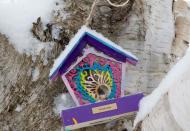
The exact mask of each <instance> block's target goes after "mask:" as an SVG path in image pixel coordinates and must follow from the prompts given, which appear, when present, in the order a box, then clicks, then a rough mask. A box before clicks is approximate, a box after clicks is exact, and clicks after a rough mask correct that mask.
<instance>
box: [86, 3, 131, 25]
mask: <svg viewBox="0 0 190 131" xmlns="http://www.w3.org/2000/svg"><path fill="white" fill-rule="evenodd" d="M129 1H130V0H127V1H126V2H125V3H123V4H121V5H117V4H114V3H112V2H111V1H110V0H107V2H108V3H109V4H110V5H111V6H113V7H123V6H126V5H127V4H128V3H129ZM97 3H98V0H94V2H93V4H92V7H91V10H90V13H89V15H88V18H87V19H86V23H85V25H86V26H89V24H90V23H91V21H92V15H93V13H94V11H95V7H96V4H97Z"/></svg>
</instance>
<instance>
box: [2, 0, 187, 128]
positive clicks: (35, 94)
mask: <svg viewBox="0 0 190 131" xmlns="http://www.w3.org/2000/svg"><path fill="white" fill-rule="evenodd" d="M92 2H93V0H66V4H67V6H66V7H65V11H66V12H67V13H68V14H69V15H70V16H69V18H67V19H66V20H62V19H61V18H60V16H57V17H55V18H54V21H53V23H55V26H59V27H61V28H62V29H63V30H64V32H63V33H62V34H61V36H62V39H61V40H60V41H56V42H57V44H55V46H54V48H53V49H52V50H50V51H49V52H47V53H45V52H44V51H43V50H42V51H41V53H40V55H38V56H37V57H36V59H35V60H33V59H32V57H31V56H28V55H25V54H20V53H18V52H17V51H16V50H15V49H14V47H13V46H12V45H11V44H10V43H9V40H8V39H7V38H6V36H5V35H2V34H0V129H2V130H3V131H11V130H14V131H30V130H31V131H33V130H35V131H38V130H39V131H59V130H61V128H62V124H61V120H60V118H59V116H57V115H56V114H55V113H54V112H53V109H54V106H55V105H54V97H56V96H58V95H60V94H61V93H63V92H65V91H66V89H65V86H64V84H63V82H62V81H61V80H60V79H58V80H56V81H54V82H49V80H48V75H49V70H50V68H51V67H52V64H53V59H55V58H56V57H57V56H58V55H59V54H60V52H61V51H62V50H63V49H64V48H65V45H66V44H67V43H68V40H69V39H70V38H71V37H72V36H73V34H74V33H76V31H77V30H78V29H79V28H80V26H82V25H83V24H84V21H85V19H86V18H87V15H88V13H89V11H90V6H91V5H92ZM174 5H175V6H174ZM184 6H185V7H184ZM187 12H188V7H187V5H185V3H184V2H183V1H182V0H178V1H177V2H175V4H174V2H173V0H148V1H147V0H131V2H130V4H129V5H128V6H127V7H122V8H114V7H112V6H110V5H109V4H108V3H106V1H103V0H102V1H99V2H98V4H97V7H96V11H95V13H94V14H93V19H92V22H91V24H90V27H91V28H92V29H95V30H97V31H99V32H100V33H102V34H104V35H105V36H106V37H108V38H109V39H111V40H113V41H114V42H116V43H118V44H119V45H121V46H122V47H123V48H125V49H126V50H128V51H131V52H132V53H134V54H135V55H137V57H138V58H139V63H138V65H137V66H136V67H132V66H129V68H128V71H127V81H126V83H127V87H126V88H127V90H128V93H136V92H145V94H149V93H151V92H152V90H153V89H155V88H156V87H157V86H158V84H159V83H160V81H161V79H162V78H163V76H164V75H165V74H166V73H167V71H168V69H169V67H170V65H172V64H173V63H175V61H176V59H177V58H178V57H181V56H183V54H184V50H185V49H186V48H187V43H188V41H189V38H188V36H190V34H187V32H186V31H187V28H189V27H188V25H189V24H190V23H189V18H188V17H189V16H190V15H185V13H187ZM188 13H189V12H188ZM31 25H32V23H31ZM175 30H176V31H175ZM188 33H189V32H188ZM44 55H47V57H48V64H46V65H44V63H43V57H44ZM36 70H39V78H37V79H34V76H33V73H34V72H35V71H36ZM19 107H21V109H22V110H21V111H19V112H18V108H19ZM159 108H161V110H158V109H159ZM159 113H160V114H161V113H163V114H166V115H165V116H168V117H167V119H165V120H168V121H169V122H170V124H168V125H166V126H164V129H163V130H166V131H169V129H170V130H172V131H175V130H176V131H180V127H179V126H177V124H176V123H175V121H174V120H173V119H174V118H173V117H172V116H171V113H170V110H169V107H168V101H167V96H164V97H163V99H162V100H161V101H160V102H159V103H158V105H157V107H155V110H154V111H153V112H152V113H151V114H152V115H156V114H159ZM158 117H160V116H159V115H156V116H152V117H151V118H150V117H148V118H146V119H145V120H144V121H143V124H142V126H141V127H142V130H145V129H146V131H147V130H151V131H153V130H155V131H156V129H158V128H157V127H158V126H159V125H157V126H154V125H155V124H153V125H151V124H150V123H154V122H155V123H156V118H158ZM133 119H134V118H133ZM133 119H131V120H126V119H121V120H118V121H116V122H115V123H114V124H107V125H105V124H102V125H97V126H94V127H89V128H84V129H80V130H81V131H88V130H89V131H96V130H101V131H103V130H113V131H115V130H118V131H121V130H123V129H127V130H129V131H130V130H132V123H133ZM160 120H164V117H163V118H162V119H160ZM174 124H175V125H176V126H172V125H174ZM113 125H114V126H113ZM167 129H168V130H167ZM160 130H161V129H160Z"/></svg>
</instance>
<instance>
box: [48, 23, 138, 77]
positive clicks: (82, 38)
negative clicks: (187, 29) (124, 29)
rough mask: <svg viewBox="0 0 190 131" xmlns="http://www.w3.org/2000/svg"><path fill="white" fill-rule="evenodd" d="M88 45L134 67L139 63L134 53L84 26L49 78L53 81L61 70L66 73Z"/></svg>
mask: <svg viewBox="0 0 190 131" xmlns="http://www.w3.org/2000/svg"><path fill="white" fill-rule="evenodd" d="M87 44H88V45H90V46H92V47H93V48H95V49H96V50H97V51H101V52H103V53H104V54H106V55H108V56H110V57H112V58H114V59H116V60H118V61H121V62H128V63H130V64H132V65H136V63H137V61H138V58H137V57H136V56H135V55H133V54H132V53H130V52H128V51H126V50H124V49H123V48H121V47H120V46H118V45H117V44H115V43H113V42H112V41H110V40H109V39H107V38H105V37H104V36H103V35H101V34H100V33H97V32H96V31H94V30H91V29H89V28H88V27H86V26H82V28H81V29H80V30H79V31H78V33H77V34H76V35H75V36H74V38H73V39H72V40H71V41H70V42H69V44H68V45H67V46H66V48H65V50H64V51H63V52H62V53H61V54H60V56H59V57H58V58H57V59H56V60H55V61H54V65H53V68H52V69H51V71H50V75H49V78H50V79H51V80H52V79H54V78H56V76H57V75H58V74H60V70H61V73H65V72H66V71H67V69H68V68H69V67H70V66H71V65H72V63H73V62H75V61H76V59H77V57H78V56H80V54H81V53H82V51H83V49H84V48H85V47H86V45H87Z"/></svg>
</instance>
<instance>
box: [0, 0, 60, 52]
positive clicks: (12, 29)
mask: <svg viewBox="0 0 190 131" xmlns="http://www.w3.org/2000/svg"><path fill="white" fill-rule="evenodd" d="M56 1H58V0H0V33H2V34H5V35H6V36H7V37H8V39H9V41H10V43H11V44H13V46H14V47H15V48H16V49H17V50H18V51H19V52H20V53H26V54H28V55H30V54H32V55H38V53H39V52H40V51H41V49H43V48H45V49H46V50H50V49H51V47H52V43H42V42H40V41H38V40H37V39H36V38H34V37H33V36H32V33H31V31H30V30H31V28H32V23H33V22H35V21H36V20H37V18H38V17H41V18H42V21H43V23H44V24H47V23H48V22H50V21H51V16H52V11H53V9H55V8H57V7H56V4H55V2H56Z"/></svg>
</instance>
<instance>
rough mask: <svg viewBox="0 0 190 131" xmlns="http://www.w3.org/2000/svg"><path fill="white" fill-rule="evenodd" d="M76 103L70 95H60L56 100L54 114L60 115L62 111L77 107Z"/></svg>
mask: <svg viewBox="0 0 190 131" xmlns="http://www.w3.org/2000/svg"><path fill="white" fill-rule="evenodd" d="M75 106H76V105H75V102H74V101H73V99H72V97H71V96H70V94H68V93H64V94H60V95H58V96H57V97H55V98H54V109H53V111H54V113H55V114H57V115H60V113H61V111H62V110H65V109H69V108H72V107H75Z"/></svg>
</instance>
